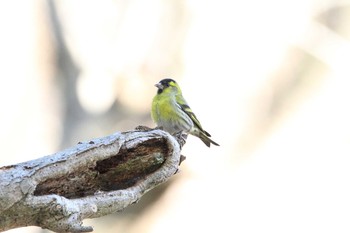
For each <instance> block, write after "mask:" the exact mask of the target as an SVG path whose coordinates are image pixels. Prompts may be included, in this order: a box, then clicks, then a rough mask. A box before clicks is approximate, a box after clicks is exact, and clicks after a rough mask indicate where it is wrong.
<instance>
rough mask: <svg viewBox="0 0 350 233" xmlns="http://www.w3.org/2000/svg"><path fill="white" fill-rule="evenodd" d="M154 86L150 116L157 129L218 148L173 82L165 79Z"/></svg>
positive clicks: (177, 85) (176, 84)
mask: <svg viewBox="0 0 350 233" xmlns="http://www.w3.org/2000/svg"><path fill="white" fill-rule="evenodd" d="M155 86H156V87H157V88H158V90H157V94H156V95H155V96H154V98H153V101H152V110H151V116H152V119H153V121H154V122H155V123H156V125H157V126H158V127H160V128H162V129H163V130H165V131H167V132H169V133H170V134H172V135H174V134H176V133H180V132H184V133H188V134H191V135H193V136H196V137H198V138H199V139H201V140H202V141H203V142H204V144H205V145H206V146H208V147H210V145H211V144H213V145H215V146H219V144H218V143H216V142H214V141H213V140H212V139H210V138H209V137H211V135H210V134H209V133H208V132H207V131H205V130H204V129H203V128H202V125H201V124H200V122H199V120H198V119H197V117H196V115H195V114H194V113H193V111H192V109H191V108H190V106H189V105H188V104H187V102H186V100H185V99H184V97H183V96H182V92H181V89H180V86H179V84H178V83H177V82H176V81H175V80H173V79H171V78H165V79H163V80H161V81H160V82H159V83H157V84H155Z"/></svg>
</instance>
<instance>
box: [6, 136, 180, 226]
mask: <svg viewBox="0 0 350 233" xmlns="http://www.w3.org/2000/svg"><path fill="white" fill-rule="evenodd" d="M180 143H181V144H182V143H184V141H180ZM181 146H182V145H181ZM181 146H180V144H179V143H178V142H177V140H176V139H175V138H174V137H173V136H171V135H169V134H168V133H166V132H164V131H162V130H159V129H155V130H143V131H140V130H135V131H129V132H124V133H119V132H118V133H115V134H112V135H110V136H107V137H103V138H98V139H94V140H91V141H89V142H84V143H78V144H77V145H76V146H75V147H72V148H69V149H67V150H64V151H60V152H57V153H55V154H53V155H49V156H45V157H42V158H39V159H37V160H32V161H28V162H24V163H20V164H16V165H11V166H6V167H1V168H0V231H4V230H8V229H12V228H16V227H22V226H30V225H34V226H40V227H42V228H47V229H50V230H52V231H56V232H90V231H92V230H93V229H92V227H90V226H82V220H83V219H86V218H97V217H100V216H104V215H107V214H110V213H114V212H116V211H120V210H123V209H124V208H125V207H127V206H128V205H130V204H133V203H135V202H137V201H138V200H139V199H140V198H141V196H142V195H143V194H145V193H146V192H147V191H148V190H150V189H152V188H154V187H155V186H157V185H158V184H160V183H163V182H165V181H167V180H168V179H169V178H170V177H171V176H172V175H174V174H175V173H176V171H177V170H178V166H179V163H180V151H181Z"/></svg>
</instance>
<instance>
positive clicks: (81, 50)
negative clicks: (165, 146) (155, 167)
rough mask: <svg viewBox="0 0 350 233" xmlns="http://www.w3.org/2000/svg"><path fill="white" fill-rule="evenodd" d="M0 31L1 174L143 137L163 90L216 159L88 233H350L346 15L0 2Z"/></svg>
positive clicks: (229, 6) (118, 0) (331, 8)
mask: <svg viewBox="0 0 350 233" xmlns="http://www.w3.org/2000/svg"><path fill="white" fill-rule="evenodd" d="M0 30H1V31H0V33H1V34H0V35H1V36H0V77H1V85H0V105H1V114H0V128H1V133H0V145H1V151H2V152H1V155H0V166H3V165H8V164H13V163H18V162H22V161H27V160H30V159H34V158H38V157H41V156H44V155H47V154H52V153H54V152H56V151H58V150H61V149H64V148H66V147H69V146H73V145H75V144H76V143H77V142H79V141H83V140H88V139H91V138H96V137H101V136H105V135H108V134H111V133H113V132H115V131H124V130H130V129H133V128H134V127H136V126H137V125H147V126H152V127H153V126H154V124H153V123H152V121H151V118H150V113H149V111H150V104H151V100H152V97H153V95H154V94H155V92H156V88H155V87H154V86H153V85H154V84H155V83H156V82H158V81H159V80H160V79H162V78H165V77H172V78H174V79H175V80H177V81H178V82H179V83H180V85H181V87H182V90H183V93H184V96H185V98H186V99H187V101H188V102H189V104H190V106H191V107H192V109H193V110H194V112H195V113H196V115H197V116H198V118H199V120H200V121H201V123H202V125H203V126H204V128H205V129H206V130H207V131H209V132H210V133H211V134H212V136H213V137H212V138H213V140H215V141H216V142H218V143H219V144H220V145H221V146H220V147H212V148H210V149H209V148H207V147H206V146H205V145H204V144H203V143H202V142H201V141H200V140H198V139H197V138H194V137H189V139H188V141H187V144H186V145H185V147H184V149H183V154H184V155H185V156H187V160H186V161H185V162H184V163H183V164H182V166H181V171H182V172H181V173H179V174H178V175H176V176H175V177H174V178H173V179H171V181H170V182H168V183H167V184H166V185H162V186H160V187H159V188H157V190H153V191H151V192H150V193H148V194H147V195H146V196H145V197H144V198H143V199H142V200H141V201H140V203H138V204H136V205H134V206H132V207H130V208H127V209H126V210H125V211H124V212H122V213H118V214H114V215H109V216H106V217H103V218H99V219H94V220H86V221H85V223H86V224H92V225H93V226H94V228H95V232H98V233H99V232H107V233H109V232H124V233H140V232H145V233H164V232H167V233H175V232H176V233H177V232H239V233H241V232H254V233H255V232H269V233H273V232H276V233H277V232H278V233H279V232H350V224H349V221H350V188H349V183H350V123H349V120H350V111H349V102H350V91H349V89H350V40H349V39H350V1H349V0H338V1H335V0H333V1H330V0H329V1H327V0H289V1H288V0H267V1H260V0H250V1H224V0H204V1H203V0H202V1H199V0H189V1H186V0H169V1H161V0H148V1H142V0H125V1H123V0H114V1H112V0H106V1H92V0H91V1H87V0H80V1H69V0H60V1H44V0H33V1H19V0H3V1H0ZM9 232H35V233H38V232H47V231H43V230H41V229H40V228H37V227H28V228H21V229H16V230H11V231H9Z"/></svg>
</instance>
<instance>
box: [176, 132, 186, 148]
mask: <svg viewBox="0 0 350 233" xmlns="http://www.w3.org/2000/svg"><path fill="white" fill-rule="evenodd" d="M173 136H174V137H175V138H176V140H177V142H178V143H179V144H180V149H182V147H183V146H184V145H185V143H186V139H187V133H184V132H183V131H180V132H177V133H175V134H173Z"/></svg>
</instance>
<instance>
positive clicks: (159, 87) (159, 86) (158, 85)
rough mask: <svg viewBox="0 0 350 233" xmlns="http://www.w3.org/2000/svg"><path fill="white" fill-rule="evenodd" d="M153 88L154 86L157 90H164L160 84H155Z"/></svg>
mask: <svg viewBox="0 0 350 233" xmlns="http://www.w3.org/2000/svg"><path fill="white" fill-rule="evenodd" d="M154 86H156V87H157V88H158V89H161V90H162V89H163V88H164V86H163V85H162V84H161V83H157V84H155V85H154Z"/></svg>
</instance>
